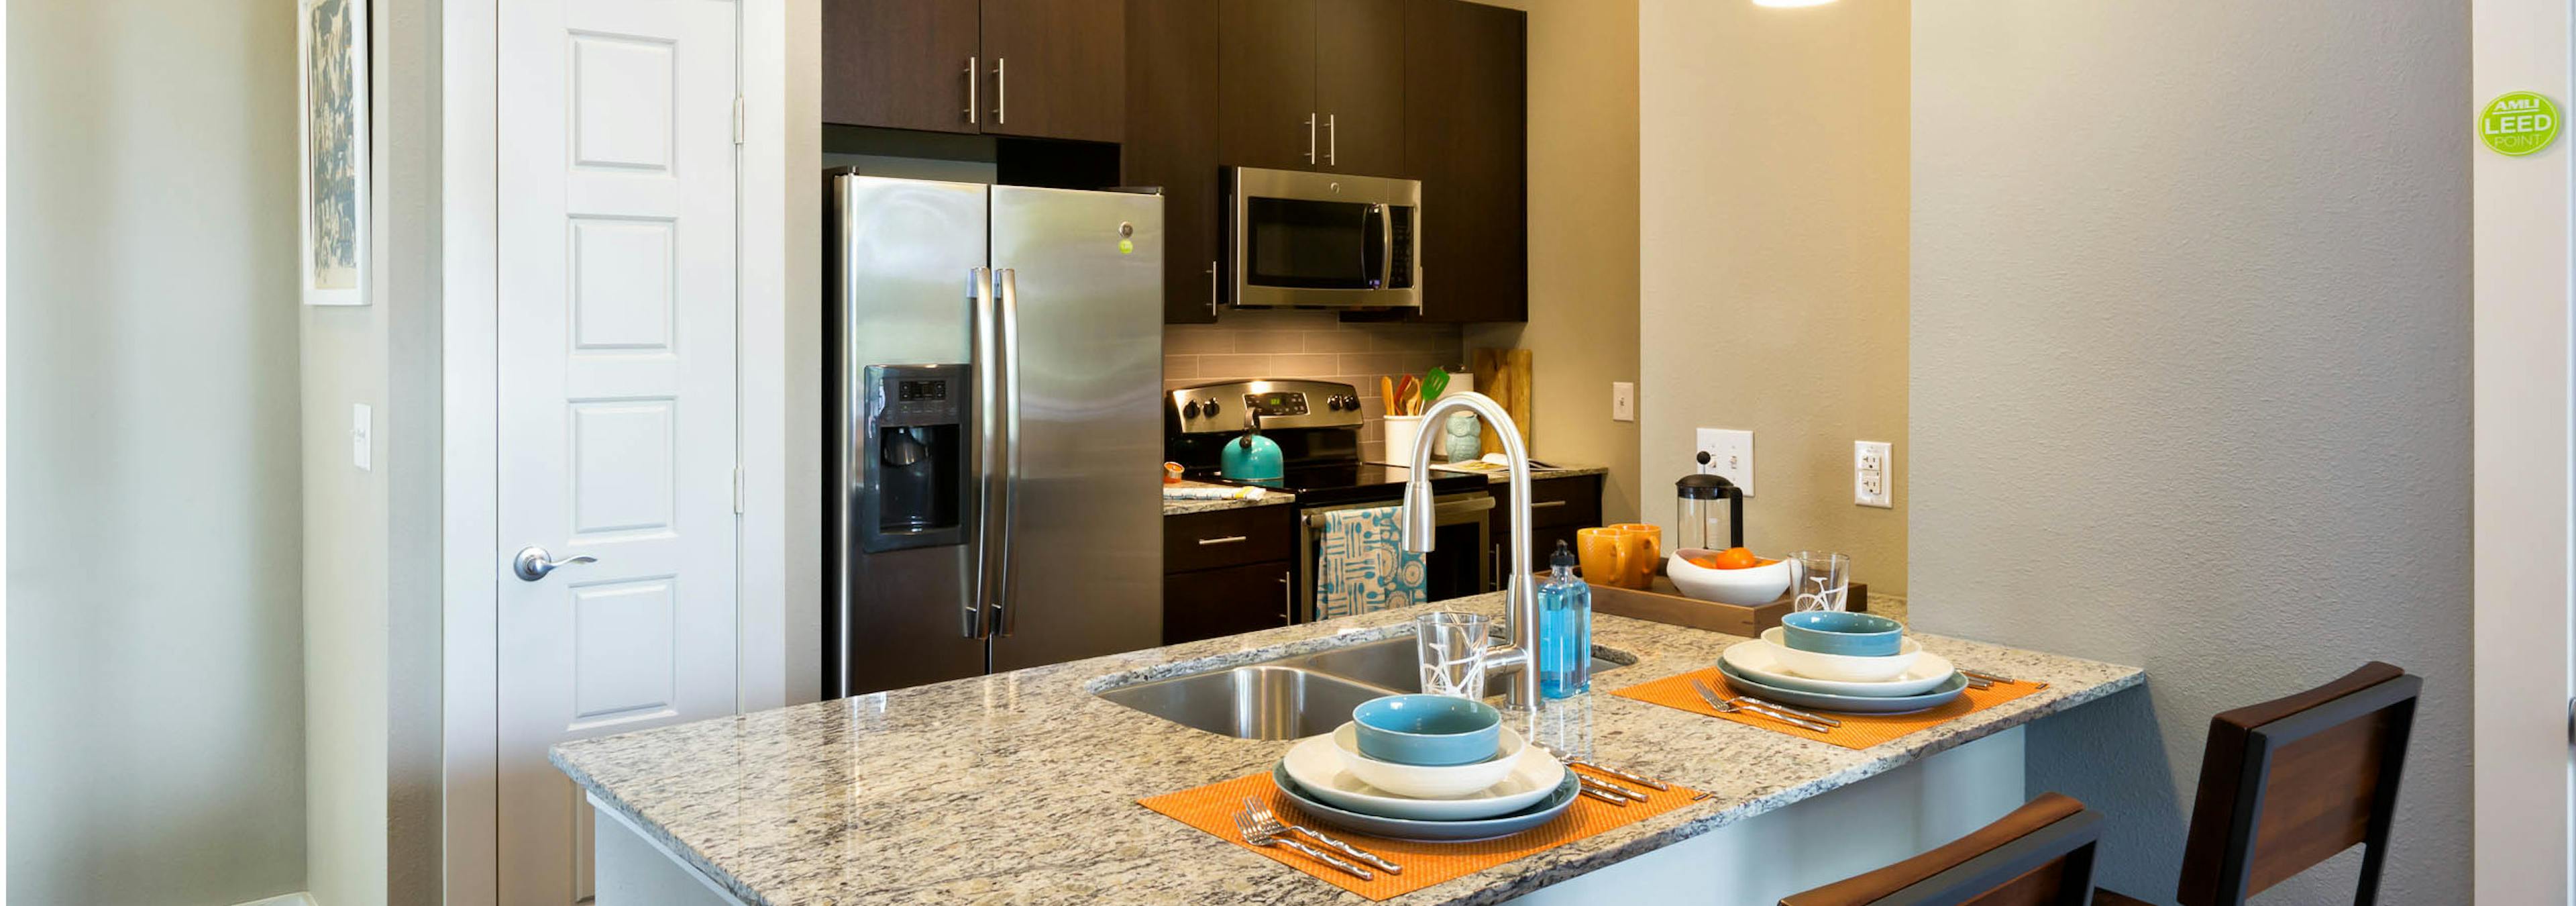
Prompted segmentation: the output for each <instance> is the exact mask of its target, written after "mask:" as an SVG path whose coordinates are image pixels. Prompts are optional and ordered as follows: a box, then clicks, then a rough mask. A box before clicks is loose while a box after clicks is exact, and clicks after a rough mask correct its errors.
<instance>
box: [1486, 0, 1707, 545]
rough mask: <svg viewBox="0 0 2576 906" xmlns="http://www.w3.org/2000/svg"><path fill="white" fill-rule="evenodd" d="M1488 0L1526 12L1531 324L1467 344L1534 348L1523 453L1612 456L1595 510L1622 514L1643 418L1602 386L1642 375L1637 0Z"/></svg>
mask: <svg viewBox="0 0 2576 906" xmlns="http://www.w3.org/2000/svg"><path fill="white" fill-rule="evenodd" d="M1487 2H1492V3H1494V5H1496V6H1510V7H1515V8H1519V9H1524V10H1528V11H1529V256H1530V261H1529V270H1530V274H1529V276H1530V300H1529V322H1528V323H1527V324H1525V325H1524V324H1476V325H1469V326H1468V327H1467V329H1466V332H1465V335H1464V341H1465V345H1466V346H1467V347H1468V348H1470V349H1473V348H1478V347H1520V348H1525V349H1528V350H1530V376H1531V384H1532V385H1533V386H1532V393H1531V396H1530V422H1531V424H1530V425H1529V429H1530V447H1531V451H1530V452H1531V455H1533V456H1536V457H1538V458H1540V459H1546V460H1562V461H1565V462H1571V463H1583V464H1588V465H1597V466H1608V467H1609V469H1610V474H1609V475H1608V476H1607V477H1606V478H1605V483H1604V485H1603V488H1602V496H1603V497H1604V498H1605V499H1604V500H1603V503H1602V507H1603V509H1602V515H1603V516H1604V517H1606V518H1607V519H1609V520H1610V521H1613V522H1624V521H1630V520H1633V519H1634V518H1636V516H1637V514H1638V505H1637V504H1638V490H1639V481H1638V468H1637V464H1638V456H1637V437H1638V431H1637V429H1638V427H1639V426H1638V424H1637V423H1634V422H1616V421H1612V420H1610V383H1611V382H1612V381H1634V380H1637V373H1638V372H1637V2H1636V0H1487ZM1640 392H1641V394H1650V393H1651V392H1652V391H1646V390H1641V391H1640ZM1668 498H1669V495H1666V499H1668ZM1648 499H1649V500H1650V501H1652V500H1656V499H1657V498H1656V497H1655V496H1654V495H1649V496H1648ZM1666 509H1667V510H1669V506H1666ZM1545 553H1546V552H1545V551H1540V552H1539V554H1540V555H1542V556H1544V555H1545Z"/></svg>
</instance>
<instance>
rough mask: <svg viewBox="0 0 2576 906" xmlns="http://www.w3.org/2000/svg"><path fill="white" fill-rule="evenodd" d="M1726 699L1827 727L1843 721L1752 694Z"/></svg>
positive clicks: (1736, 703) (1838, 724)
mask: <svg viewBox="0 0 2576 906" xmlns="http://www.w3.org/2000/svg"><path fill="white" fill-rule="evenodd" d="M1726 701H1727V703H1728V704H1733V705H1759V706H1761V707H1765V708H1769V709H1771V710H1773V711H1778V712H1780V713H1782V714H1786V715H1789V716H1790V717H1797V718H1804V719H1806V720H1812V721H1815V722H1817V723H1820V724H1824V725H1825V726H1828V727H1839V726H1842V725H1843V722H1842V721H1839V720H1835V719H1833V718H1830V717H1826V716H1824V715H1822V714H1809V713H1807V712H1805V711H1800V710H1798V709H1796V708H1792V707H1789V706H1788V705H1784V704H1780V703H1779V702H1770V701H1763V700H1761V699H1758V698H1754V697H1753V696H1750V695H1738V696H1736V697H1734V698H1730V699H1727V700H1726Z"/></svg>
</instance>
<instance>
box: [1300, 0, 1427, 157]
mask: <svg viewBox="0 0 2576 906" xmlns="http://www.w3.org/2000/svg"><path fill="white" fill-rule="evenodd" d="M1406 5H1407V4H1406V2H1405V0H1315V110H1316V112H1317V114H1318V115H1320V116H1322V117H1324V125H1323V126H1322V127H1320V128H1321V129H1322V132H1321V133H1320V134H1321V136H1322V139H1323V148H1322V150H1321V152H1320V154H1319V155H1318V156H1319V158H1320V159H1319V161H1318V164H1319V166H1318V169H1324V170H1331V171H1333V172H1336V173H1356V174H1359V175H1363V176H1393V175H1396V174H1399V173H1402V172H1403V171H1404V117H1405V105H1404V99H1405V95H1406V90H1405V84H1404V78H1405V68H1406V65H1405V33H1406V29H1407V28H1408V24H1407V23H1406V21H1405V19H1406V12H1405V7H1406Z"/></svg>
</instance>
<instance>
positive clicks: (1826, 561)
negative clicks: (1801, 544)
mask: <svg viewBox="0 0 2576 906" xmlns="http://www.w3.org/2000/svg"><path fill="white" fill-rule="evenodd" d="M1789 559H1790V561H1791V562H1792V563H1793V565H1794V566H1795V567H1796V568H1797V571H1798V573H1797V576H1798V578H1797V583H1796V586H1797V587H1795V588H1792V589H1790V591H1791V592H1794V593H1795V594H1796V595H1797V596H1798V597H1797V600H1796V601H1793V602H1791V603H1790V605H1789V609H1790V610H1792V611H1799V612H1803V611H1809V610H1841V609H1843V604H1844V594H1845V593H1846V592H1849V591H1850V590H1851V558H1850V557H1846V556H1843V555H1841V554H1836V553H1829V552H1826V551H1799V552H1797V553H1794V554H1790V555H1789Z"/></svg>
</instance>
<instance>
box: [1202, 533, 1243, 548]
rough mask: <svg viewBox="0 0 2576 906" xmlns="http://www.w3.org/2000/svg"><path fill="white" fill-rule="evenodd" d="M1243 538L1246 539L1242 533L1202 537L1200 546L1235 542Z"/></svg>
mask: <svg viewBox="0 0 2576 906" xmlns="http://www.w3.org/2000/svg"><path fill="white" fill-rule="evenodd" d="M1242 540H1245V539H1244V537H1243V536H1242V535H1227V536H1225V537H1223V538H1201V539H1199V546H1200V547H1206V546H1208V545H1211V544H1233V543H1235V542H1237V541H1242Z"/></svg>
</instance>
